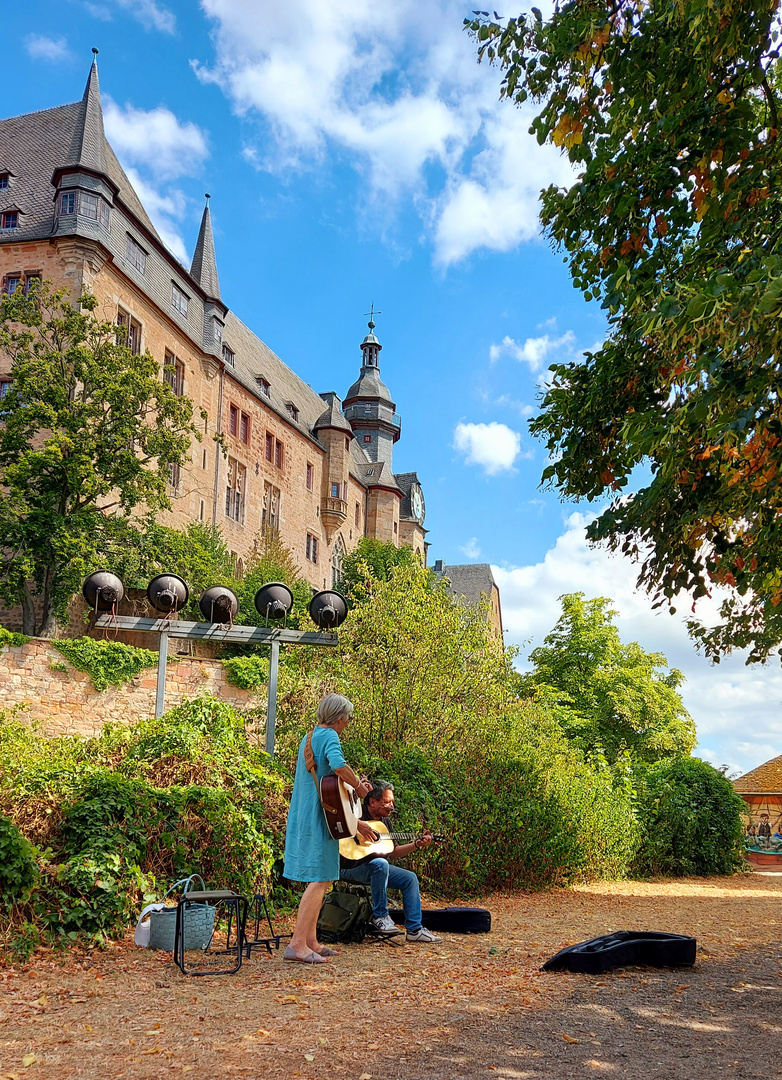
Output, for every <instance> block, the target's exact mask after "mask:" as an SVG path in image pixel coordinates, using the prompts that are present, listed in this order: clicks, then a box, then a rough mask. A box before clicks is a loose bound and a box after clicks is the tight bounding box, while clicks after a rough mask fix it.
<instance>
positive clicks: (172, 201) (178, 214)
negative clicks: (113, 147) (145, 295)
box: [126, 166, 190, 266]
mask: <svg viewBox="0 0 782 1080" xmlns="http://www.w3.org/2000/svg"><path fill="white" fill-rule="evenodd" d="M126 172H127V174H128V179H129V180H130V182H131V184H132V185H133V187H134V189H135V191H136V194H137V195H138V197H139V198H140V199H141V202H142V203H143V205H144V209H145V210H146V211H147V213H148V214H149V216H150V219H151V221H152V224H153V225H154V226H155V228H156V229H157V231H158V233H159V234H160V239H161V240H162V241H163V243H164V244H165V245H166V247H167V248H168V249H169V251H170V252H171V254H172V255H175V256H176V257H177V259H179V261H180V262H181V263H182V264H183V265H184V266H189V265H190V259H189V257H188V253H187V248H186V247H185V242H184V240H183V239H182V236H181V233H180V231H179V230H180V223H181V222H182V220H183V219H184V217H185V214H186V212H187V197H186V195H185V193H184V192H183V191H180V190H179V188H169V189H168V191H167V192H166V193H165V194H164V193H163V192H162V191H160V190H159V189H158V188H157V187H156V186H155V185H154V184H150V183H149V182H148V181H147V180H145V179H144V177H143V176H141V175H140V174H139V173H138V172H137V171H136V170H135V169H133V168H131V167H130V166H128V167H127V169H126Z"/></svg>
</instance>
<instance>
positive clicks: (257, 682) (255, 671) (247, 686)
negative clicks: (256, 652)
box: [222, 656, 269, 690]
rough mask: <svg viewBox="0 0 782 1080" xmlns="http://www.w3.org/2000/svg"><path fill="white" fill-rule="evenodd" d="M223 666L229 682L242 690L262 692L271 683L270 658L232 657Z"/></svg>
mask: <svg viewBox="0 0 782 1080" xmlns="http://www.w3.org/2000/svg"><path fill="white" fill-rule="evenodd" d="M222 664H223V670H224V671H225V677H226V679H227V680H228V682H229V683H231V685H232V686H238V687H239V688H240V689H241V690H260V688H261V687H262V686H266V684H267V683H268V681H269V658H268V657H266V656H230V657H227V658H226V659H225V660H223V661H222Z"/></svg>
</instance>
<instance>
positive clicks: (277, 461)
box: [274, 439, 285, 469]
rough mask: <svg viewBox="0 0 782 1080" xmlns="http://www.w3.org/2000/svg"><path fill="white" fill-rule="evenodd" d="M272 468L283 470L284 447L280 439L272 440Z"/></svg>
mask: <svg viewBox="0 0 782 1080" xmlns="http://www.w3.org/2000/svg"><path fill="white" fill-rule="evenodd" d="M274 466H275V468H277V469H284V468H285V446H284V445H283V443H282V440H281V439H275V440H274Z"/></svg>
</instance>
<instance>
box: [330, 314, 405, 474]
mask: <svg viewBox="0 0 782 1080" xmlns="http://www.w3.org/2000/svg"><path fill="white" fill-rule="evenodd" d="M368 325H369V333H368V334H367V336H366V337H365V338H364V340H363V341H362V342H361V353H362V361H361V371H360V373H359V377H358V379H357V381H356V382H354V383H353V385H352V386H351V388H350V389H349V390H348V392H347V394H346V395H345V401H344V403H343V406H342V411H343V413H344V416H345V419H346V420H347V421H348V423H349V424H350V426H351V428H352V429H353V433H354V435H355V436H356V439H357V441H358V443H359V445H360V446H361V447H362V448H363V450H364V451H365V452H366V454H367V457H369V458H370V460H371V461H377V462H380V463H384V464H386V465H387V466H388V468H389V470H390V471H393V458H394V443H395V442H398V441H399V436H400V434H401V431H402V418H401V417H400V416H399V414H398V413H396V412H395V411H394V410H395V409H396V406H395V404H394V402H393V400H392V399H391V393H390V391H389V389H388V387H387V386H386V385H385V383H384V382H383V381H382V379H381V378H380V364H379V355H380V350H381V349H382V348H383V346H382V345H381V344H380V342H379V341H378V339H377V338H376V337H375V322H374V320H373V319H372V317H370V320H369V324H368Z"/></svg>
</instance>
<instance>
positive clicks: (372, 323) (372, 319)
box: [364, 300, 383, 330]
mask: <svg viewBox="0 0 782 1080" xmlns="http://www.w3.org/2000/svg"><path fill="white" fill-rule="evenodd" d="M364 314H365V315H368V316H369V329H370V330H374V329H375V315H382V314H383V312H382V311H375V301H374V300H373V301H372V304H371V305H370V308H369V311H365V312H364Z"/></svg>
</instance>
